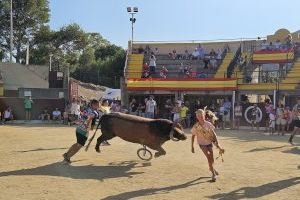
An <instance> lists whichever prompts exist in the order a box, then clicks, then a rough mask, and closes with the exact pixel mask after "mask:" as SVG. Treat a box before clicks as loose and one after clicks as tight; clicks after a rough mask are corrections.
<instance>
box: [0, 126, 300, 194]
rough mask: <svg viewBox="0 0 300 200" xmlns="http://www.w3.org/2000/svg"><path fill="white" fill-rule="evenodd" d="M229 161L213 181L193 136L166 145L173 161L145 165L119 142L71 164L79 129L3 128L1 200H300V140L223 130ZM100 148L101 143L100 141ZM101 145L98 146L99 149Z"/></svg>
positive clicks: (166, 159)
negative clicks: (65, 157)
mask: <svg viewBox="0 0 300 200" xmlns="http://www.w3.org/2000/svg"><path fill="white" fill-rule="evenodd" d="M218 134H219V139H220V143H221V144H222V145H223V147H224V148H225V149H226V154H225V157H224V159H225V162H224V163H222V162H221V161H219V160H217V161H216V167H217V169H218V170H219V172H220V176H219V178H218V180H217V182H215V183H212V182H210V173H209V171H208V166H207V161H206V160H205V158H204V156H203V155H202V153H201V152H200V150H199V149H198V148H197V152H196V153H195V154H192V153H191V152H190V138H191V135H190V134H189V133H188V132H187V135H188V140H186V141H183V142H171V141H169V142H167V143H166V144H165V145H164V147H165V149H166V151H167V155H166V156H164V157H160V158H157V159H152V160H151V161H150V162H143V161H141V160H139V158H138V157H137V155H136V151H137V149H138V148H139V145H137V144H132V143H128V142H125V141H123V140H121V139H118V138H115V139H113V140H111V144H112V145H111V146H105V147H102V152H101V154H97V153H96V152H95V151H94V148H93V147H92V148H91V149H90V150H89V151H88V152H85V151H81V152H79V153H78V154H77V155H76V156H75V157H74V158H73V161H74V162H73V163H72V164H71V165H66V164H63V163H62V162H61V161H62V156H61V155H62V154H63V153H64V152H65V151H66V149H67V148H68V147H69V146H70V145H71V144H72V143H73V142H74V141H75V134H74V127H63V126H54V125H52V126H50V125H48V126H44V127H43V126H42V125H39V126H37V125H35V126H33V125H31V126H29V125H27V126H26V125H23V126H0V135H1V145H0V160H1V162H0V199H1V200H15V199H22V200H32V199H35V200H43V199H46V200H52V199H53V200H64V199H67V200H77V199H80V200H100V199H103V200H119V199H135V200H144V199H153V200H154V199H155V200H162V199H172V200H173V199H184V200H190V199H191V200H193V199H196V200H200V199H228V200H235V199H276V200H278V199H290V200H294V199H299V198H300V146H299V144H300V138H299V137H297V138H296V139H295V143H296V146H290V145H289V144H287V142H286V141H287V139H288V137H287V136H284V137H283V136H266V135H263V134H261V133H251V132H249V131H245V130H244V131H229V130H225V131H218ZM94 142H95V141H94ZM93 145H94V144H93Z"/></svg>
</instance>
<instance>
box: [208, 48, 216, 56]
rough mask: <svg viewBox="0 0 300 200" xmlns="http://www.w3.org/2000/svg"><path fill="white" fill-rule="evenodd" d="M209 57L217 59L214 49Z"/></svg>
mask: <svg viewBox="0 0 300 200" xmlns="http://www.w3.org/2000/svg"><path fill="white" fill-rule="evenodd" d="M209 55H210V57H216V56H217V54H216V52H215V50H214V49H211V51H210V53H209Z"/></svg>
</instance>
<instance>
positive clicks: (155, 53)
mask: <svg viewBox="0 0 300 200" xmlns="http://www.w3.org/2000/svg"><path fill="white" fill-rule="evenodd" d="M158 54H159V50H158V48H157V47H155V50H154V55H156V56H157V55H158Z"/></svg>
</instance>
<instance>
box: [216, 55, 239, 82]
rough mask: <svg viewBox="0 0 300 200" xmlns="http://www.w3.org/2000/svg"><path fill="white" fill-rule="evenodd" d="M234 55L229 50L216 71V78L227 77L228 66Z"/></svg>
mask: <svg viewBox="0 0 300 200" xmlns="http://www.w3.org/2000/svg"><path fill="white" fill-rule="evenodd" d="M233 57H234V53H232V52H229V53H226V55H225V57H224V59H223V61H222V63H221V65H220V66H219V69H218V71H217V72H216V74H215V76H214V78H225V77H227V75H226V74H227V67H228V65H229V64H230V62H231V61H232V59H233Z"/></svg>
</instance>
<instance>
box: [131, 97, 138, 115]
mask: <svg viewBox="0 0 300 200" xmlns="http://www.w3.org/2000/svg"><path fill="white" fill-rule="evenodd" d="M129 113H130V114H131V115H137V114H138V103H137V102H136V100H135V98H133V99H132V100H131V102H130V104H129Z"/></svg>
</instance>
